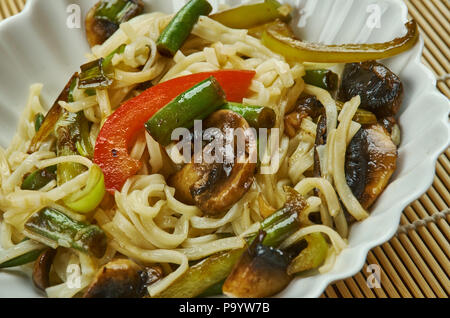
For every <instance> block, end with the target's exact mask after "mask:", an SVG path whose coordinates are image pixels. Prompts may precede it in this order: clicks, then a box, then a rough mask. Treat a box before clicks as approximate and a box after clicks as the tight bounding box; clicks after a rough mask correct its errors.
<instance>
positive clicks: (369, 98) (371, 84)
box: [339, 61, 403, 118]
mask: <svg viewBox="0 0 450 318" xmlns="http://www.w3.org/2000/svg"><path fill="white" fill-rule="evenodd" d="M356 95H359V96H360V97H361V106H360V107H361V108H364V109H367V110H370V111H371V112H372V113H374V114H375V115H376V116H377V117H378V118H384V117H389V116H395V114H396V113H397V112H398V110H399V108H400V106H401V104H402V101H403V84H402V82H401V81H400V78H399V77H398V76H397V75H395V74H394V73H393V72H392V71H391V70H389V69H388V68H387V67H386V66H384V65H383V64H380V63H377V62H375V61H367V62H360V63H350V64H346V65H345V68H344V73H343V75H342V83H341V87H340V89H339V99H340V100H342V101H349V100H350V99H351V98H352V97H354V96H356Z"/></svg>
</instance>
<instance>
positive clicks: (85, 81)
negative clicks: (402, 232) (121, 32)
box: [78, 44, 125, 89]
mask: <svg viewBox="0 0 450 318" xmlns="http://www.w3.org/2000/svg"><path fill="white" fill-rule="evenodd" d="M124 51H125V44H122V45H121V46H119V47H118V48H117V49H116V50H114V51H113V52H112V53H111V54H109V55H108V56H107V57H105V58H99V59H97V60H95V61H92V62H89V63H86V64H84V65H81V66H80V69H81V73H80V76H79V77H80V80H79V82H78V88H87V89H92V88H99V87H103V88H105V87H108V86H110V85H111V84H112V83H113V75H114V69H113V65H112V59H113V57H114V55H115V54H122V53H123V52H124Z"/></svg>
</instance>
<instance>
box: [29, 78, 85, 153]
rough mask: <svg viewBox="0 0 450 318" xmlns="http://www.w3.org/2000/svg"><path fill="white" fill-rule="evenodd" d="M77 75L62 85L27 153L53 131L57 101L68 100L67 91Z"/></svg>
mask: <svg viewBox="0 0 450 318" xmlns="http://www.w3.org/2000/svg"><path fill="white" fill-rule="evenodd" d="M77 77H78V73H75V74H73V75H72V77H71V78H70V80H69V82H68V83H67V84H66V86H65V87H64V89H63V91H62V92H61V94H60V95H59V96H58V98H57V99H56V100H55V102H54V103H53V106H52V107H51V108H50V110H49V111H48V113H47V115H46V116H45V119H44V121H43V122H42V124H41V126H40V127H39V130H38V132H37V133H36V135H34V137H33V139H32V140H31V143H30V147H29V148H28V153H30V154H31V153H33V152H35V151H37V150H38V149H39V147H40V145H41V143H42V142H44V141H45V140H46V139H47V138H48V136H50V134H51V133H52V132H53V129H54V127H55V125H56V123H57V122H58V120H59V118H60V116H61V113H62V108H61V106H59V103H58V102H59V101H64V102H68V101H69V100H68V99H69V91H70V90H71V87H72V85H73V82H74V80H76V78H77Z"/></svg>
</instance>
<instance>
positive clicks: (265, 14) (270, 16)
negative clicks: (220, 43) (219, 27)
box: [210, 0, 292, 29]
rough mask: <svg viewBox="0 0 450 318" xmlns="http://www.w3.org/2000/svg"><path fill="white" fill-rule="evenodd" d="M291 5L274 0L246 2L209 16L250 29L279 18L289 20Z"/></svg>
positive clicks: (231, 24)
mask: <svg viewBox="0 0 450 318" xmlns="http://www.w3.org/2000/svg"><path fill="white" fill-rule="evenodd" d="M291 10H292V9H291V7H290V6H288V5H281V4H280V3H279V2H278V1H276V0H265V1H264V2H263V3H255V4H246V5H241V6H238V7H236V8H232V9H229V10H225V11H221V12H218V13H216V14H213V15H211V16H210V18H211V19H213V20H216V21H217V22H220V23H222V24H223V25H225V26H227V27H229V28H233V29H250V28H253V27H256V26H259V25H262V24H265V23H269V22H272V21H275V20H276V19H280V20H282V21H284V22H289V20H290V19H291V15H290V13H291Z"/></svg>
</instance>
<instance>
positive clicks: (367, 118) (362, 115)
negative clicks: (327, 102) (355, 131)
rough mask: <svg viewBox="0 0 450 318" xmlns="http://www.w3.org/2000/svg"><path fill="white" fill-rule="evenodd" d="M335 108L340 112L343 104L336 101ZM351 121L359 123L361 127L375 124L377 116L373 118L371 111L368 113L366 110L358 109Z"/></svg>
mask: <svg viewBox="0 0 450 318" xmlns="http://www.w3.org/2000/svg"><path fill="white" fill-rule="evenodd" d="M336 107H337V109H338V112H340V111H341V110H342V107H344V103H342V102H340V101H336ZM353 121H356V122H357V123H360V124H361V125H371V124H376V123H377V116H375V114H374V113H372V112H371V111H368V110H366V109H362V108H358V110H357V111H356V113H355V116H353Z"/></svg>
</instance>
